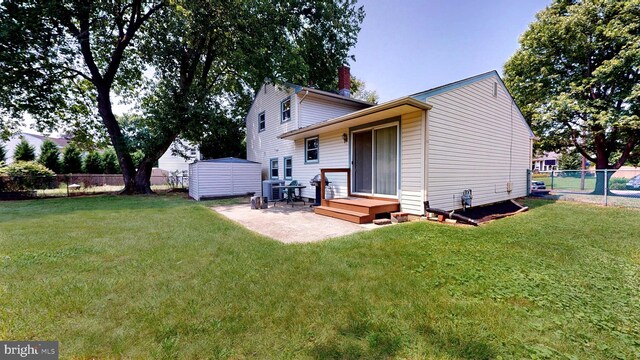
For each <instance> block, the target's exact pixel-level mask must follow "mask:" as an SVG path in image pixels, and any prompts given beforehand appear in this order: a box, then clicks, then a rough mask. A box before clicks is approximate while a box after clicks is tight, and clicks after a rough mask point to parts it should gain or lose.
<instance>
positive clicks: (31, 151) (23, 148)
mask: <svg viewBox="0 0 640 360" xmlns="http://www.w3.org/2000/svg"><path fill="white" fill-rule="evenodd" d="M35 160H36V149H35V148H34V147H33V146H32V145H31V144H29V143H28V142H27V140H25V138H24V137H23V138H22V140H20V142H19V143H18V145H16V148H15V150H13V161H35Z"/></svg>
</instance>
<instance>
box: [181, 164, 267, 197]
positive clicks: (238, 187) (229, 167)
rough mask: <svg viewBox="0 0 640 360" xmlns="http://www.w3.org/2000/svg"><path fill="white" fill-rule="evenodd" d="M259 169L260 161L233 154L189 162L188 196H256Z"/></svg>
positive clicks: (259, 178)
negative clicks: (233, 155)
mask: <svg viewBox="0 0 640 360" xmlns="http://www.w3.org/2000/svg"><path fill="white" fill-rule="evenodd" d="M261 172H262V165H261V164H260V163H257V162H253V161H249V160H244V159H238V158H233V157H230V158H223V159H212V160H202V161H198V162H195V163H193V164H190V165H189V197H191V198H193V199H195V200H203V199H212V198H222V197H230V196H241V195H247V194H250V193H254V194H255V195H260V192H261V190H262V188H261V186H262V182H261V181H262V174H261Z"/></svg>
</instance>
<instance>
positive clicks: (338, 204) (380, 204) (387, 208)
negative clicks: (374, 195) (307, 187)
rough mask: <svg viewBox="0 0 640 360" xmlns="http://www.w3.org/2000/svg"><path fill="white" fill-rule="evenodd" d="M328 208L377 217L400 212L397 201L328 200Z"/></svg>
mask: <svg viewBox="0 0 640 360" xmlns="http://www.w3.org/2000/svg"><path fill="white" fill-rule="evenodd" d="M326 206H327V207H330V208H337V209H343V210H350V211H355V212H359V213H363V214H368V215H376V214H380V213H386V212H389V213H390V212H396V211H398V210H400V203H398V202H397V201H380V200H369V199H331V200H326Z"/></svg>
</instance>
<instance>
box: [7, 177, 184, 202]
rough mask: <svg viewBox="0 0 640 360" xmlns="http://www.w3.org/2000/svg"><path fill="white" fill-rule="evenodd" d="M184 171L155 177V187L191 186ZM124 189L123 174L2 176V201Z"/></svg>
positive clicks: (167, 188) (160, 189)
mask: <svg viewBox="0 0 640 360" xmlns="http://www.w3.org/2000/svg"><path fill="white" fill-rule="evenodd" d="M188 186H189V177H188V175H187V174H184V173H182V172H177V173H167V174H162V175H152V176H151V189H152V190H153V191H156V192H164V191H169V190H175V189H187V188H188ZM123 188H124V180H123V178H122V175H120V174H66V175H53V176H0V200H20V199H31V198H48V197H71V196H80V195H89V194H114V193H119V192H121V191H122V189H123Z"/></svg>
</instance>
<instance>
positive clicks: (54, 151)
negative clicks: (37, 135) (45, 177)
mask: <svg viewBox="0 0 640 360" xmlns="http://www.w3.org/2000/svg"><path fill="white" fill-rule="evenodd" d="M38 162H39V163H40V164H42V165H44V166H46V167H47V168H48V169H49V170H51V171H53V172H54V173H56V174H58V173H60V170H61V167H60V150H58V145H56V144H55V143H54V142H53V141H51V140H49V139H46V140H45V141H44V142H43V143H42V145H41V146H40V157H38Z"/></svg>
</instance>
